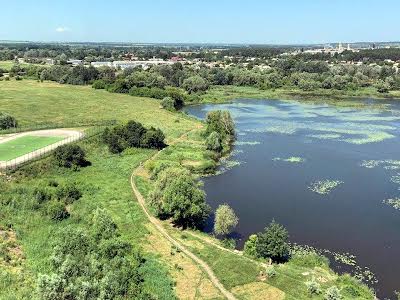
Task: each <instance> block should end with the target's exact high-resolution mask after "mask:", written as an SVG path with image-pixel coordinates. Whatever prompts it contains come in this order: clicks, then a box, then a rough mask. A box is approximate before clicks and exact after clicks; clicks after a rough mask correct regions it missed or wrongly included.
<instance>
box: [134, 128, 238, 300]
mask: <svg viewBox="0 0 400 300" xmlns="http://www.w3.org/2000/svg"><path fill="white" fill-rule="evenodd" d="M198 129H200V127H198V128H195V129H192V130H190V131H188V132H186V133H184V134H183V135H182V136H180V137H179V138H178V139H176V140H175V141H173V142H171V143H170V145H173V144H176V143H177V142H179V141H182V140H183V139H184V138H185V137H186V136H187V135H188V134H189V133H191V132H192V131H195V130H198ZM161 152H162V150H161V151H158V152H157V153H156V154H154V155H153V156H152V157H151V158H149V160H154V159H155V158H156V157H158V156H159V155H160V153H161ZM142 171H143V164H141V165H140V166H139V167H137V168H136V169H135V170H134V171H133V172H132V175H131V180H130V181H131V187H132V190H133V193H134V194H135V196H136V198H137V200H138V202H139V204H140V206H141V208H142V209H143V212H144V213H145V215H146V217H147V219H148V220H149V221H150V223H152V224H153V225H154V227H155V228H156V229H157V230H158V231H159V232H160V233H161V234H162V235H163V236H164V237H165V238H166V239H167V240H168V241H169V242H170V243H171V244H172V245H174V246H175V247H176V248H178V249H179V250H180V251H181V252H182V253H184V254H185V255H186V256H188V257H189V258H191V259H192V260H193V261H194V262H196V263H197V264H198V265H200V266H201V268H202V269H203V270H204V271H205V272H206V273H207V275H208V277H209V279H210V280H211V282H212V284H213V285H214V286H215V287H216V288H217V289H218V290H219V291H220V292H221V293H222V294H223V295H224V296H225V298H226V299H228V300H237V298H236V297H235V296H234V295H233V294H232V293H231V292H230V291H228V290H227V289H226V288H225V287H224V286H223V284H222V283H221V282H220V281H219V279H218V278H217V277H216V276H215V274H214V272H213V271H212V269H211V267H210V266H209V265H208V264H207V263H206V262H204V261H203V260H202V259H200V258H199V257H197V256H196V255H195V254H193V253H192V252H191V251H190V250H188V249H187V248H186V247H185V246H184V245H182V244H181V243H180V242H179V241H177V240H176V239H174V238H173V237H172V236H171V235H170V234H169V233H168V232H167V231H166V230H165V228H164V227H163V225H162V224H161V222H160V221H159V220H158V219H157V218H155V217H153V216H152V215H151V214H150V212H149V211H148V209H147V207H146V202H145V199H144V197H143V195H142V194H141V193H140V191H139V189H138V188H137V186H136V184H135V180H134V177H135V175H136V174H138V173H141V172H142Z"/></svg>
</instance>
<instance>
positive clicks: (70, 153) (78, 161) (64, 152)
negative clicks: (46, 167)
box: [54, 144, 87, 169]
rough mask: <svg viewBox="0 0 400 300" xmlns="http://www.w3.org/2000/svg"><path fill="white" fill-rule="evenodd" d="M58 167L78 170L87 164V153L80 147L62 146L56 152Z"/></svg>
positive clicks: (55, 157)
mask: <svg viewBox="0 0 400 300" xmlns="http://www.w3.org/2000/svg"><path fill="white" fill-rule="evenodd" d="M54 159H55V161H56V162H57V164H58V166H60V167H64V168H73V169H77V168H79V167H83V166H85V165H86V164H87V161H86V159H85V151H84V150H83V149H82V148H81V147H80V146H78V145H71V144H70V145H62V146H60V147H58V148H57V149H56V150H55V151H54Z"/></svg>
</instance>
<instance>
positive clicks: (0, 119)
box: [0, 112, 18, 130]
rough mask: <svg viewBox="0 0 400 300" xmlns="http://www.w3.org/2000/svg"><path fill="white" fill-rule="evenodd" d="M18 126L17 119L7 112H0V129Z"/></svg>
mask: <svg viewBox="0 0 400 300" xmlns="http://www.w3.org/2000/svg"><path fill="white" fill-rule="evenodd" d="M17 126H18V122H17V120H16V119H15V118H14V117H12V116H10V115H8V114H5V113H2V112H0V129H3V130H4V129H9V128H15V127H17Z"/></svg>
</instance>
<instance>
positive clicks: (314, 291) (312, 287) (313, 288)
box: [306, 277, 322, 295]
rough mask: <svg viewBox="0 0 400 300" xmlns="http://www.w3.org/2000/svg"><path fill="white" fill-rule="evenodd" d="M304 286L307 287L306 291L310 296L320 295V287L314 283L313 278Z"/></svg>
mask: <svg viewBox="0 0 400 300" xmlns="http://www.w3.org/2000/svg"><path fill="white" fill-rule="evenodd" d="M306 286H307V291H308V292H309V293H310V294H311V295H319V294H321V293H322V291H321V285H320V284H319V283H318V282H316V281H315V278H314V277H313V278H312V279H311V280H310V281H306Z"/></svg>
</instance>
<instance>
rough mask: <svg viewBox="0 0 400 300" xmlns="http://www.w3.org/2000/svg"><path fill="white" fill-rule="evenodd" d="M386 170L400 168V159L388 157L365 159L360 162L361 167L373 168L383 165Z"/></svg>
mask: <svg viewBox="0 0 400 300" xmlns="http://www.w3.org/2000/svg"><path fill="white" fill-rule="evenodd" d="M382 165H383V168H384V169H386V170H397V169H399V168H400V160H394V159H386V160H363V161H362V162H361V164H360V166H361V167H364V168H368V169H373V168H375V167H379V166H382Z"/></svg>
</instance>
